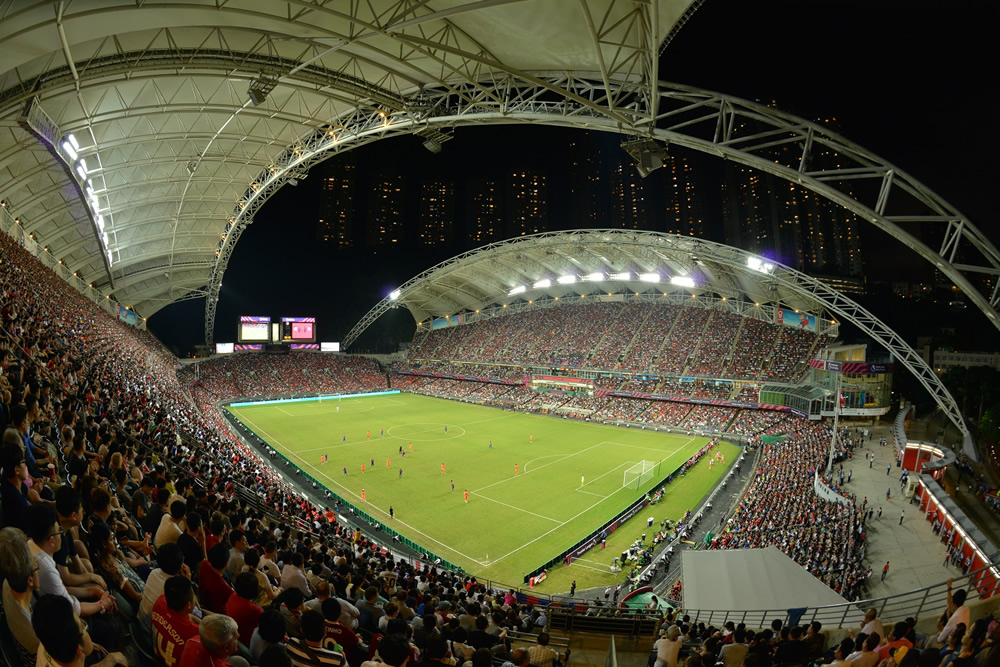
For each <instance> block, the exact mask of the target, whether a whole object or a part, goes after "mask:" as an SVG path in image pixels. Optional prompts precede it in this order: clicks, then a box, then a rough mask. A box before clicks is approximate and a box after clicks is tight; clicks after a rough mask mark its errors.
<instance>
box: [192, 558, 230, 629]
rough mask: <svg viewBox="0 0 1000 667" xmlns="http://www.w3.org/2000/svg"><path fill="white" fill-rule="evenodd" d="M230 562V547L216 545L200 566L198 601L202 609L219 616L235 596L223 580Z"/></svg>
mask: <svg viewBox="0 0 1000 667" xmlns="http://www.w3.org/2000/svg"><path fill="white" fill-rule="evenodd" d="M228 562H229V547H227V546H226V545H225V544H216V545H215V546H214V547H212V548H211V549H209V550H208V558H207V559H206V560H203V561H201V563H200V564H199V565H198V599H199V600H200V601H201V606H202V607H204V608H205V609H208V610H209V611H214V612H215V613H217V614H221V613H222V612H223V611H225V609H226V602H228V601H229V596H230V595H232V594H233V589H232V588H231V587H230V586H229V584H227V583H226V580H225V579H223V578H222V573H223V571H225V569H226V563H228Z"/></svg>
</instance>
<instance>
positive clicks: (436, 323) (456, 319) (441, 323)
mask: <svg viewBox="0 0 1000 667" xmlns="http://www.w3.org/2000/svg"><path fill="white" fill-rule="evenodd" d="M460 324H465V314H463V313H459V314H458V315H449V316H448V317H438V318H436V319H435V320H433V321H432V322H431V330H432V331H433V330H436V329H444V328H445V327H457V326H458V325H460Z"/></svg>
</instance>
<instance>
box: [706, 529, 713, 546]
mask: <svg viewBox="0 0 1000 667" xmlns="http://www.w3.org/2000/svg"><path fill="white" fill-rule="evenodd" d="M705 544H707V545H711V544H712V531H708V532H707V533H705Z"/></svg>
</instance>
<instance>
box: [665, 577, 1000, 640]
mask: <svg viewBox="0 0 1000 667" xmlns="http://www.w3.org/2000/svg"><path fill="white" fill-rule="evenodd" d="M992 568H993V566H992V565H987V566H986V567H983V568H981V569H979V570H976V571H974V572H970V573H969V574H966V575H963V576H961V577H956V578H955V581H954V584H953V586H954V587H956V588H962V587H963V585H964V584H968V587H967V590H968V597H967V598H966V604H969V603H972V602H974V601H975V600H979V599H984V600H985V599H988V598H991V597H993V596H994V595H996V594H997V593H1000V580H998V579H996V578H995V577H994V576H993V574H992V573H991V572H990V570H992ZM988 578H989V579H992V581H990V580H989V579H988ZM947 606H948V589H947V584H946V582H941V583H937V584H933V585H931V586H925V587H923V588H917V589H914V590H912V591H906V592H905V593H897V594H896V595H889V596H885V597H880V598H872V599H869V600H858V601H856V602H845V603H841V604H835V605H825V606H822V607H813V608H809V609H807V610H806V612H805V613H804V614H802V616H801V618H800V620H799V623H800V624H805V623H811V622H812V621H819V622H821V623H822V624H823V625H824V626H825V627H841V628H842V627H848V626H849V625H853V624H855V623H853V621H854V620H855V619H859V618H860V617H861V616H863V614H864V612H865V611H866V610H868V609H876V610H877V611H878V615H879V618H881V619H883V622H884V621H885V619H886V618H888V619H898V620H902V619H904V618H906V617H909V616H912V617H913V618H916V619H918V620H919V619H920V618H921V617H924V616H928V615H933V616H937V615H939V614H940V613H941V612H943V611H945V609H947ZM684 613H685V614H687V615H689V616H690V617H691V618H692V619H693V620H695V621H697V622H700V623H705V624H707V625H717V626H719V625H722V624H724V623H726V622H727V621H733V622H734V623H746V624H747V625H748V626H750V627H762V626H765V625H767V624H769V623H770V622H771V621H773V620H774V619H776V618H777V619H782V620H787V619H788V618H789V614H788V610H787V609H748V610H738V611H734V610H728V609H685V610H684Z"/></svg>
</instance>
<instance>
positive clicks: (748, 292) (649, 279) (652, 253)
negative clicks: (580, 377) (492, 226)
mask: <svg viewBox="0 0 1000 667" xmlns="http://www.w3.org/2000/svg"><path fill="white" fill-rule="evenodd" d="M789 272H791V273H795V272H792V271H791V269H788V268H787V267H782V266H780V265H778V264H775V263H773V262H770V261H768V260H765V259H762V258H759V257H756V256H754V255H751V254H749V253H746V252H744V251H742V250H739V249H737V248H730V247H728V246H724V245H720V244H717V243H710V242H706V241H704V240H701V239H696V238H692V237H686V236H679V235H675V234H662V233H658V232H647V231H632V230H622V229H596V230H595V229H580V230H573V231H564V232H547V233H542V234H533V235H530V236H523V237H519V238H516V239H512V240H509V241H502V242H499V243H492V244H490V245H487V246H484V247H482V248H479V249H477V250H473V251H471V252H467V253H464V254H461V255H458V256H457V257H454V258H452V259H449V260H447V261H445V262H442V263H441V264H438V265H437V266H435V267H432V268H430V269H428V270H427V271H424V272H423V273H421V274H419V275H417V276H415V277H414V278H412V279H411V280H409V281H407V282H406V283H405V284H403V285H401V286H400V287H399V288H398V289H397V290H394V291H393V292H392V293H391V294H390V295H389V296H387V297H386V298H385V299H384V300H383V301H382V302H381V303H380V304H379V305H377V306H376V307H375V308H374V309H372V310H371V311H370V312H369V313H368V315H367V316H365V317H364V318H363V319H362V320H361V321H360V322H359V323H358V325H357V326H355V327H354V329H352V331H351V332H350V333H348V335H347V337H346V338H345V339H344V341H343V344H344V346H345V347H347V346H349V345H350V344H351V343H353V342H354V340H355V338H356V337H357V336H358V335H360V333H361V332H362V331H363V330H364V329H365V328H366V327H367V326H369V325H370V324H371V323H373V322H374V321H375V320H376V319H378V317H379V316H381V315H382V313H384V312H385V311H386V310H388V309H389V308H394V307H403V308H406V309H407V310H409V311H410V313H411V314H412V315H413V318H414V319H415V320H416V321H417V322H421V321H424V320H427V319H434V318H441V317H445V316H450V315H456V314H459V313H473V314H474V313H479V312H480V311H482V310H485V309H488V308H490V307H491V306H500V307H501V308H506V307H508V306H510V305H521V304H528V303H530V302H535V301H543V300H546V298H548V299H552V300H556V299H564V300H570V299H576V300H578V299H579V298H580V297H583V298H586V297H588V296H591V295H593V296H595V297H596V298H602V297H614V296H615V295H621V294H627V295H635V296H638V295H643V294H646V295H651V296H652V297H653V298H655V299H660V298H661V297H671V298H672V299H673V300H674V301H675V302H680V303H684V302H687V301H691V300H692V299H699V297H700V299H699V305H702V304H705V303H710V304H712V305H713V306H715V307H724V308H727V309H729V310H732V311H734V312H737V313H739V314H742V315H756V316H757V317H759V318H760V319H767V320H769V321H773V310H772V307H773V306H776V305H784V306H785V307H787V308H789V309H793V310H795V311H796V312H798V311H803V312H805V313H810V314H813V315H816V316H818V319H819V320H820V321H821V322H820V327H819V330H820V331H825V330H827V329H829V328H832V327H835V326H836V322H835V321H834V320H831V319H830V317H829V315H828V314H827V312H826V303H825V301H824V300H823V297H822V295H818V294H814V293H812V292H810V291H807V290H803V289H799V288H798V283H797V282H788V281H787V280H786V279H784V276H785V275H786V274H788V273H789ZM765 313H766V315H765Z"/></svg>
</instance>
